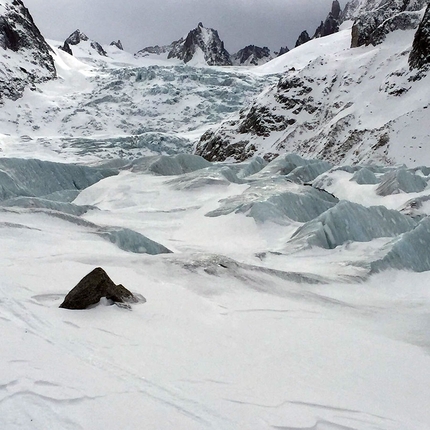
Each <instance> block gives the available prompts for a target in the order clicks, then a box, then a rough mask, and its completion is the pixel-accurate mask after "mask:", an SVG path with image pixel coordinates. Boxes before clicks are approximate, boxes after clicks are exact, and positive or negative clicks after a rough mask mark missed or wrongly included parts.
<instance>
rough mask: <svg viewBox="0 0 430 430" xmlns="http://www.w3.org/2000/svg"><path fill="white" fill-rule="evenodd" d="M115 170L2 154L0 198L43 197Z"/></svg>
mask: <svg viewBox="0 0 430 430" xmlns="http://www.w3.org/2000/svg"><path fill="white" fill-rule="evenodd" d="M117 173H118V172H117V171H116V170H114V169H97V168H92V167H86V166H77V165H73V164H62V163H53V162H49V161H41V160H26V159H21V158H1V159H0V201H3V200H7V199H11V198H14V197H43V196H46V195H48V194H51V193H54V192H57V191H64V190H83V189H84V188H87V187H89V186H90V185H93V184H95V183H96V182H98V181H100V180H101V179H103V178H106V177H108V176H113V175H116V174H117Z"/></svg>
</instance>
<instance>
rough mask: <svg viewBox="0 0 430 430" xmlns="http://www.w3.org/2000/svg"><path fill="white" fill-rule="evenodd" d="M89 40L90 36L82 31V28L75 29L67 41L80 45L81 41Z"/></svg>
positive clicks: (70, 43)
mask: <svg viewBox="0 0 430 430" xmlns="http://www.w3.org/2000/svg"><path fill="white" fill-rule="evenodd" d="M87 40H89V38H88V36H87V35H86V34H85V33H82V31H81V30H79V29H78V30H75V31H74V32H73V33H72V34H71V35H70V36H69V37H68V38H67V39H66V42H67V43H68V44H69V45H78V44H79V43H81V42H86V41H87Z"/></svg>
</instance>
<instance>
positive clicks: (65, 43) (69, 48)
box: [60, 42, 73, 55]
mask: <svg viewBox="0 0 430 430" xmlns="http://www.w3.org/2000/svg"><path fill="white" fill-rule="evenodd" d="M60 49H61V50H62V51H64V52H67V53H68V54H69V55H73V51H72V48H71V47H70V45H69V44H68V43H67V42H64V44H63V46H60Z"/></svg>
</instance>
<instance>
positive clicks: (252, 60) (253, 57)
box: [231, 45, 288, 66]
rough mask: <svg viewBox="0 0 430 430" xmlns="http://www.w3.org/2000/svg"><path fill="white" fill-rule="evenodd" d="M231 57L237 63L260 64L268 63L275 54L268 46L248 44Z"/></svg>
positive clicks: (241, 64) (245, 64)
mask: <svg viewBox="0 0 430 430" xmlns="http://www.w3.org/2000/svg"><path fill="white" fill-rule="evenodd" d="M287 49H288V48H287ZM231 58H232V61H233V64H235V65H239V66H249V65H253V66H258V65H260V64H264V63H267V62H268V61H270V60H271V59H272V58H273V56H272V54H271V53H270V49H269V48H268V47H267V46H265V47H263V48H260V47H259V46H255V45H248V46H246V47H245V48H243V49H241V50H239V51H238V52H236V54H233V55H232V56H231Z"/></svg>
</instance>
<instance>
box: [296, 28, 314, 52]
mask: <svg viewBox="0 0 430 430" xmlns="http://www.w3.org/2000/svg"><path fill="white" fill-rule="evenodd" d="M310 40H311V37H310V36H309V33H308V32H307V31H306V30H304V31H302V32H301V33H300V35H299V37H298V38H297V41H296V44H295V47H296V48H297V47H298V46H300V45H303V44H304V43H307V42H309V41H310Z"/></svg>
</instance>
